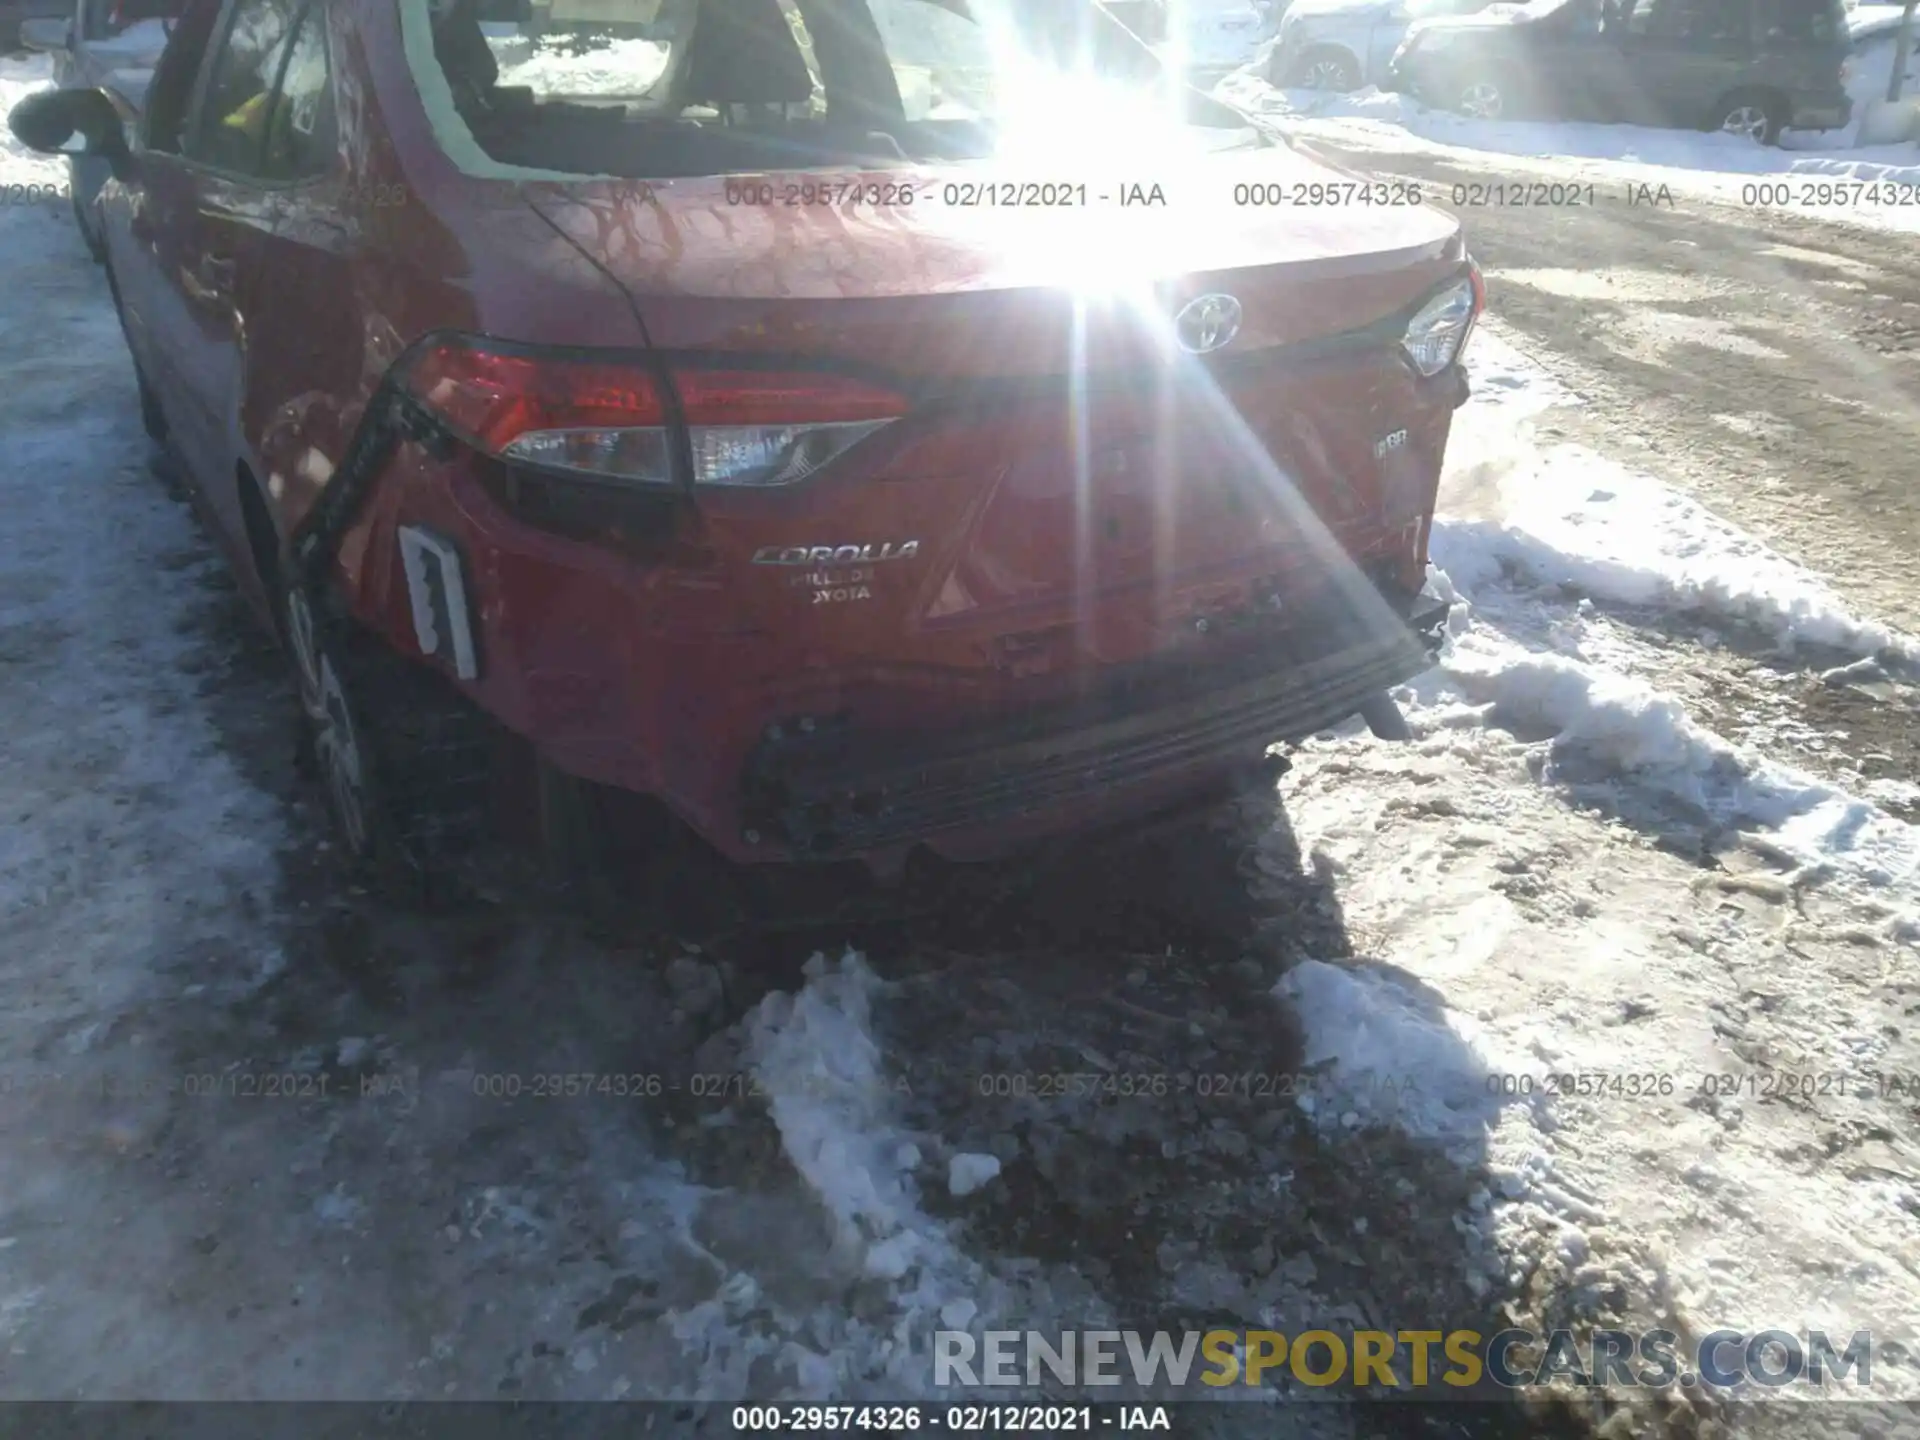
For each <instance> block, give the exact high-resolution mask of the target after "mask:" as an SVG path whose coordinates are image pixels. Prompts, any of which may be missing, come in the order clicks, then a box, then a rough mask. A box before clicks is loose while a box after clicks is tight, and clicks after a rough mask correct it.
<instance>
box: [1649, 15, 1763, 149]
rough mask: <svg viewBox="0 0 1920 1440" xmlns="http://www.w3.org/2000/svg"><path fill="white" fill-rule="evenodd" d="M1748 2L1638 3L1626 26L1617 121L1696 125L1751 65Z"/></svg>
mask: <svg viewBox="0 0 1920 1440" xmlns="http://www.w3.org/2000/svg"><path fill="white" fill-rule="evenodd" d="M1748 17H1749V6H1748V0H1652V3H1651V5H1648V4H1647V3H1646V0H1642V3H1641V5H1639V6H1636V7H1635V9H1634V11H1633V14H1632V15H1631V17H1630V18H1629V19H1628V22H1627V39H1626V44H1625V50H1624V53H1625V56H1626V59H1627V61H1628V71H1629V78H1630V81H1631V84H1630V86H1629V87H1627V88H1628V93H1627V94H1626V95H1625V96H1623V97H1622V99H1623V104H1624V106H1625V108H1626V111H1627V113H1623V114H1621V115H1619V116H1617V117H1616V118H1619V119H1622V120H1631V121H1634V122H1637V123H1640V124H1648V125H1698V124H1699V123H1701V121H1702V120H1704V119H1705V118H1706V115H1707V111H1708V110H1709V109H1710V108H1711V107H1712V105H1713V102H1714V101H1715V100H1716V99H1718V98H1719V97H1720V96H1722V95H1724V94H1726V93H1727V91H1729V90H1731V89H1732V88H1734V86H1735V85H1737V84H1738V83H1739V80H1740V77H1741V75H1742V74H1744V73H1745V71H1746V70H1747V68H1748V66H1749V64H1750V62H1751V59H1752V48H1753V47H1752V41H1751V37H1750V31H1749V18H1748Z"/></svg>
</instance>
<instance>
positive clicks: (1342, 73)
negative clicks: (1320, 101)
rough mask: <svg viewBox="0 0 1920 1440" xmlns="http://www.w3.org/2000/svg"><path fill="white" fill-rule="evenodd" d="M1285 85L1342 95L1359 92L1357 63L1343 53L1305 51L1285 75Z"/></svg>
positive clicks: (1358, 68)
mask: <svg viewBox="0 0 1920 1440" xmlns="http://www.w3.org/2000/svg"><path fill="white" fill-rule="evenodd" d="M1286 83H1287V84H1288V85H1290V86H1292V87H1294V88H1296V89H1300V90H1331V91H1335V92H1338V93H1341V94H1344V93H1346V92H1347V91H1349V90H1358V89H1359V88H1360V63H1359V62H1358V61H1357V60H1355V59H1354V58H1353V56H1351V55H1349V54H1348V53H1347V52H1346V51H1344V50H1336V49H1331V48H1329V49H1321V50H1309V51H1307V53H1306V54H1304V55H1302V56H1301V57H1300V58H1299V59H1298V60H1296V61H1295V62H1294V65H1293V68H1292V69H1291V70H1289V71H1288V72H1287V77H1286Z"/></svg>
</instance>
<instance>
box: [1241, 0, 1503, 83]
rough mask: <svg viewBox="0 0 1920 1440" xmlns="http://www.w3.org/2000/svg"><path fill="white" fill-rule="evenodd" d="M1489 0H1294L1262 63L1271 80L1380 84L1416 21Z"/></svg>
mask: <svg viewBox="0 0 1920 1440" xmlns="http://www.w3.org/2000/svg"><path fill="white" fill-rule="evenodd" d="M1487 3H1488V0H1295V3H1294V4H1292V5H1291V6H1289V7H1288V9H1287V12H1286V18H1285V19H1283V20H1282V21H1281V22H1280V38H1279V41H1278V43H1276V44H1275V45H1274V47H1273V51H1272V53H1271V55H1270V57H1269V59H1268V62H1267V78H1268V79H1269V80H1270V81H1272V82H1273V83H1274V84H1275V85H1279V86H1283V87H1286V88H1299V89H1307V90H1358V89H1359V88H1360V87H1361V86H1362V85H1381V84H1384V83H1385V81H1386V77H1387V66H1388V62H1389V61H1390V60H1391V59H1392V58H1393V52H1394V50H1395V48H1396V47H1397V46H1398V45H1399V44H1400V41H1401V40H1402V38H1404V37H1405V35H1406V33H1407V27H1408V26H1409V25H1412V24H1415V23H1417V22H1418V21H1421V20H1428V19H1434V18H1439V17H1445V16H1451V15H1469V14H1472V13H1474V12H1475V11H1478V10H1481V9H1484V8H1485V7H1486V5H1487Z"/></svg>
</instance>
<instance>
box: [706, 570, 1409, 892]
mask: <svg viewBox="0 0 1920 1440" xmlns="http://www.w3.org/2000/svg"><path fill="white" fill-rule="evenodd" d="M1380 599H1381V600H1382V602H1383V603H1382V605H1379V606H1372V605H1369V606H1365V607H1360V608H1364V609H1366V610H1369V611H1371V612H1374V613H1371V614H1369V615H1367V616H1365V617H1364V618H1361V617H1358V616H1355V615H1354V613H1353V611H1354V608H1355V607H1351V606H1341V607H1338V608H1337V609H1336V610H1330V611H1328V612H1324V613H1319V614H1314V615H1308V616H1302V617H1299V618H1298V619H1297V620H1296V622H1295V623H1294V624H1293V625H1292V626H1290V627H1289V629H1288V630H1287V631H1286V633H1285V634H1284V635H1283V636H1281V637H1280V638H1279V640H1278V642H1277V643H1274V644H1269V645H1263V646H1262V647H1260V648H1259V649H1257V650H1255V651H1252V652H1249V653H1245V654H1242V655H1240V656H1237V657H1236V658H1235V659H1233V660H1232V661H1228V662H1224V663H1216V664H1211V665H1208V666H1206V667H1204V668H1195V667H1187V668H1185V669H1183V670H1182V671H1179V672H1173V673H1160V674H1156V675H1144V674H1143V675H1136V676H1131V677H1126V679H1125V680H1123V681H1122V682H1121V685H1120V686H1119V687H1118V688H1116V689H1113V690H1110V691H1108V692H1106V693H1103V694H1101V695H1098V696H1093V697H1088V698H1086V699H1083V700H1078V701H1075V702H1073V703H1072V704H1070V705H1066V706H1057V707H1053V708H1050V709H1048V710H1046V711H1043V712H1041V713H1038V714H1034V715H1030V716H1025V717H1022V718H1021V719H1020V720H1018V721H1016V722H1013V723H1010V724H1004V725H995V726H991V727H981V728H975V729H972V730H968V731H964V732H962V733H960V734H958V735H952V736H943V737H941V738H940V739H938V740H928V739H926V738H925V737H875V736H863V735H858V734H850V733H847V732H846V731H845V730H840V729H835V728H834V727H831V726H825V727H822V728H821V729H819V730H817V731H815V732H814V733H810V734H790V735H784V736H780V737H774V738H769V739H767V740H764V741H762V742H761V744H760V745H759V746H758V747H757V748H756V750H755V751H754V753H753V755H752V756H751V758H750V760H749V763H748V769H747V774H746V776H745V777H744V785H743V798H744V800H745V804H744V805H743V809H742V818H743V821H744V822H745V824H746V825H747V826H748V827H749V828H752V829H756V830H764V831H767V832H770V835H771V836H772V837H774V838H777V839H778V840H780V841H781V842H783V843H784V844H786V845H787V846H789V847H791V849H792V851H793V852H794V854H795V855H796V856H805V857H813V858H832V857H840V856H848V855H856V854H861V853H870V852H874V851H879V850H884V849H888V848H890V847H895V846H900V845H908V844H912V843H914V842H916V841H920V840H928V839H933V840H935V841H936V844H937V837H938V836H939V835H940V834H941V833H942V832H951V831H955V830H963V829H974V828H976V827H980V826H983V825H997V824H1006V823H1008V822H1019V821H1027V820H1032V819H1034V818H1036V817H1042V816H1046V815H1048V813H1049V812H1052V813H1054V814H1057V815H1058V816H1059V817H1060V819H1061V820H1062V821H1063V822H1066V823H1070V820H1069V812H1072V811H1075V810H1078V809H1081V808H1091V807H1092V806H1093V805H1095V804H1099V803H1101V802H1103V801H1110V800H1111V799H1112V798H1113V797H1114V796H1115V795H1116V794H1121V795H1124V792H1125V791H1127V790H1130V789H1134V788H1136V787H1137V788H1139V789H1142V790H1145V789H1150V788H1154V787H1160V788H1164V787H1165V786H1166V785H1167V784H1169V783H1177V782H1178V781H1179V780H1180V778H1181V777H1183V776H1192V777H1193V778H1194V779H1195V780H1196V781H1198V780H1200V779H1201V778H1202V777H1205V776H1210V775H1212V774H1213V773H1215V772H1217V771H1219V770H1222V769H1225V768H1229V767H1231V766H1234V765H1236V764H1239V763H1243V762H1245V761H1246V760H1247V759H1249V758H1251V757H1253V756H1256V755H1257V754H1258V753H1259V752H1261V751H1262V750H1264V749H1265V748H1266V747H1267V746H1268V745H1271V744H1274V743H1276V742H1280V741H1286V740H1295V739H1300V738H1302V737H1304V736H1307V735H1311V734H1313V733H1314V732H1315V731H1318V730H1321V729H1324V728H1326V727H1327V726H1328V725H1331V724H1334V723H1336V722H1338V721H1340V720H1343V719H1345V718H1346V717H1347V716H1349V715H1351V714H1353V713H1354V712H1355V711H1357V710H1358V709H1359V708H1360V707H1361V705H1362V704H1363V703H1364V702H1365V701H1366V700H1367V699H1368V698H1369V697H1370V696H1373V695H1376V694H1378V693H1380V692H1381V691H1383V690H1386V689H1388V688H1390V687H1391V686H1393V685H1396V684H1399V683H1401V682H1402V681H1405V680H1408V679H1410V678H1412V677H1413V676H1415V675H1417V674H1419V673H1420V672H1421V671H1422V670H1424V669H1426V668H1427V666H1428V665H1429V664H1430V663H1431V661H1432V657H1433V653H1434V651H1435V649H1436V648H1437V646H1438V643H1439V636H1440V633H1441V630H1442V627H1443V626H1444V624H1445V621H1446V616H1447V604H1446V602H1445V601H1444V600H1441V599H1440V598H1439V597H1437V596H1435V595H1433V594H1431V593H1430V592H1426V591H1422V592H1421V593H1420V594H1418V595H1407V594H1404V593H1401V594H1397V595H1396V594H1392V593H1383V594H1381V596H1380Z"/></svg>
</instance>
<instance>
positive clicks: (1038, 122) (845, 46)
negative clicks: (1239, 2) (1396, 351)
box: [396, 0, 1260, 178]
mask: <svg viewBox="0 0 1920 1440" xmlns="http://www.w3.org/2000/svg"><path fill="white" fill-rule="evenodd" d="M396 3H398V4H399V6H400V8H401V20H402V34H403V39H404V43H405V46H406V53H407V58H408V61H409V63H410V64H411V65H412V67H413V69H414V72H415V75H416V77H417V79H418V81H419V86H420V95H421V99H422V101H423V102H424V103H425V105H426V108H427V110H428V113H429V116H430V118H431V119H432V122H433V124H434V127H435V130H436V132H438V133H439V135H440V137H441V140H442V143H443V144H444V145H446V146H447V147H448V150H449V153H450V154H453V155H454V156H455V157H456V160H457V163H459V164H461V165H462V166H463V167H465V168H468V169H469V170H473V171H475V172H476V173H485V172H486V167H487V166H488V165H490V164H491V165H500V166H503V167H511V168H512V169H514V170H517V171H520V172H539V173H541V174H542V175H547V176H551V175H553V174H555V173H556V172H558V173H561V174H576V175H578V174H587V175H593V174H610V175H628V176H635V177H647V178H670V177H673V176H696V175H704V176H713V175H732V174H741V173H749V174H751V173H758V172H765V171H769V170H780V171H789V170H805V169H813V168H822V167H839V166H843V165H859V166H862V167H863V168H872V167H885V166H898V165H903V164H909V163H916V162H922V161H952V160H969V159H982V158H985V157H987V156H990V155H994V154H999V153H1003V151H1004V152H1011V151H1012V150H1015V149H1019V150H1021V151H1022V153H1026V152H1029V151H1031V149H1032V148H1033V143H1034V141H1036V140H1037V141H1040V142H1043V143H1048V142H1060V143H1065V144H1074V145H1078V144H1087V145H1089V146H1092V147H1094V148H1099V147H1100V146H1105V147H1108V148H1115V147H1117V148H1118V149H1119V150H1121V151H1124V152H1127V153H1132V150H1133V149H1139V150H1146V149H1151V148H1153V147H1155V146H1159V147H1166V146H1168V145H1174V146H1197V147H1199V148H1222V147H1225V146H1241V145H1258V144H1259V143H1260V139H1259V135H1258V132H1257V131H1255V130H1254V129H1252V127H1250V126H1249V125H1248V124H1247V123H1246V120H1245V118H1244V117H1243V116H1241V115H1240V114H1239V113H1238V112H1236V111H1234V110H1232V109H1230V108H1229V107H1227V106H1224V105H1220V104H1217V103H1215V102H1211V101H1208V100H1206V99H1205V98H1204V97H1202V96H1201V95H1200V94H1199V93H1198V92H1195V91H1185V90H1183V91H1181V92H1179V93H1180V99H1179V101H1178V105H1179V110H1178V113H1174V114H1169V111H1168V95H1167V87H1166V86H1165V85H1164V84H1163V81H1164V75H1163V73H1162V70H1161V66H1160V62H1159V60H1158V59H1157V58H1156V57H1155V55H1154V53H1153V52H1152V51H1151V50H1149V49H1148V48H1147V47H1146V46H1145V45H1143V44H1142V43H1141V41H1140V40H1139V39H1138V37H1137V36H1135V35H1134V34H1132V33H1131V32H1130V31H1128V29H1127V28H1126V27H1125V26H1124V25H1122V24H1121V23H1120V22H1119V21H1118V20H1116V19H1115V18H1114V16H1113V15H1112V14H1110V13H1108V12H1107V11H1106V10H1105V9H1104V8H1102V7H1101V6H1099V5H1097V4H1095V3H1093V0H542V3H540V4H539V5H533V6H529V7H528V8H526V9H525V10H521V9H519V8H518V7H517V6H515V5H513V4H512V3H511V0H396ZM1136 133H1137V134H1138V142H1137V144H1136V142H1135V141H1133V140H1131V139H1129V138H1126V137H1130V136H1133V135H1135V134H1136Z"/></svg>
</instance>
